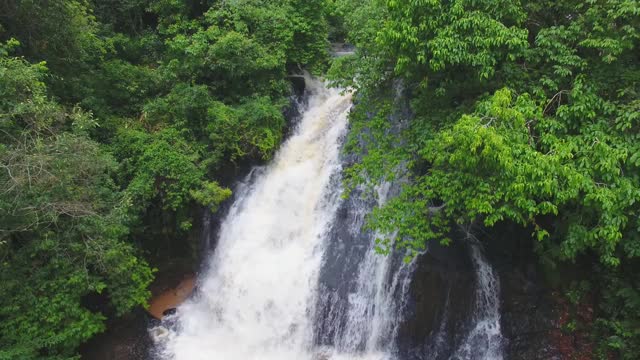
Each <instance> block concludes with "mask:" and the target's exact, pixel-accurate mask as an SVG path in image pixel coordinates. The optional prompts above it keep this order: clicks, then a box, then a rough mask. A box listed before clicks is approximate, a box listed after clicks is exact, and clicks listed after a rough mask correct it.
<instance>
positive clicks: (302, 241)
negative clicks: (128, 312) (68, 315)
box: [161, 79, 351, 360]
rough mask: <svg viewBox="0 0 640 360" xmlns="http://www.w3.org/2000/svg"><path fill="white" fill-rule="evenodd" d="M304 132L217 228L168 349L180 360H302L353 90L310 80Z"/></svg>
mask: <svg viewBox="0 0 640 360" xmlns="http://www.w3.org/2000/svg"><path fill="white" fill-rule="evenodd" d="M307 88H308V90H309V91H310V93H311V94H310V98H309V104H308V109H307V110H306V111H305V113H304V114H303V117H302V119H301V120H300V123H299V124H298V125H297V129H295V130H294V133H293V134H292V136H291V137H290V138H289V139H288V140H287V141H286V142H285V143H284V144H283V146H282V148H281V149H280V151H279V152H278V153H277V154H276V156H275V158H274V160H273V161H272V163H271V164H270V165H269V166H268V167H267V168H266V169H264V170H263V171H264V172H263V173H262V174H261V175H260V176H257V177H256V179H255V182H254V183H253V184H251V185H250V189H247V190H245V191H244V194H242V195H241V196H238V198H237V199H236V201H235V203H234V205H232V208H231V209H230V211H229V213H228V215H227V217H226V219H225V220H224V221H223V223H222V225H221V228H220V235H219V239H218V244H217V247H216V250H215V253H214V255H212V257H211V260H210V262H209V264H208V270H207V271H206V272H205V273H204V274H203V276H201V277H200V280H199V284H198V287H199V289H198V293H197V294H196V295H195V296H194V297H193V299H191V300H190V301H188V302H187V303H185V304H183V305H182V306H181V307H180V308H179V309H178V311H177V315H176V318H175V319H174V321H175V325H174V326H173V330H172V331H171V333H170V334H169V335H168V337H167V339H166V341H165V344H164V345H163V347H162V349H161V352H162V353H163V355H164V357H165V358H169V359H175V360H198V359H203V360H204V359H207V360H209V359H225V360H251V359H274V360H275V359H277V360H285V359H303V358H306V357H308V356H309V355H308V353H309V352H308V350H309V348H310V346H311V339H312V324H311V314H313V312H314V310H313V306H314V301H313V299H315V296H314V292H315V290H316V289H317V287H316V284H317V277H318V270H319V268H320V264H321V261H322V256H323V248H324V247H325V243H326V240H327V234H328V228H329V226H330V225H331V223H332V220H333V217H334V215H335V212H336V209H337V207H338V205H339V203H340V191H339V190H336V189H340V183H339V174H340V168H341V165H340V156H339V155H340V147H341V142H342V138H343V137H344V134H345V132H346V128H347V126H346V125H347V114H348V111H349V109H350V107H351V99H350V95H349V94H342V93H341V92H340V91H338V90H335V89H327V88H326V87H325V86H324V85H323V84H322V83H320V82H319V81H316V80H311V79H308V80H307Z"/></svg>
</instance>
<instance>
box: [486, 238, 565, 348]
mask: <svg viewBox="0 0 640 360" xmlns="http://www.w3.org/2000/svg"><path fill="white" fill-rule="evenodd" d="M530 234H531V231H530V230H528V229H522V228H520V227H518V226H515V225H511V226H509V225H505V226H501V227H498V228H496V229H493V230H492V235H491V237H492V238H493V239H492V240H488V241H486V242H485V243H486V249H487V254H488V257H489V259H490V261H491V262H492V263H493V266H494V267H495V269H496V271H497V272H498V275H499V277H500V281H501V283H502V331H503V333H504V335H505V337H506V338H507V340H508V343H507V347H506V349H505V350H506V354H505V358H506V359H523V360H554V359H558V360H559V359H562V357H561V355H560V352H559V351H558V349H557V348H556V346H555V344H554V341H553V340H554V339H553V337H552V333H553V332H554V331H556V330H558V328H559V325H558V322H557V319H558V309H557V302H556V301H554V298H553V295H552V289H551V288H550V287H549V285H548V284H546V281H545V278H544V276H543V272H542V269H541V268H540V265H539V264H538V261H537V256H536V255H535V253H534V250H533V240H531V238H530Z"/></svg>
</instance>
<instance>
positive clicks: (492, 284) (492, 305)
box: [453, 242, 504, 360]
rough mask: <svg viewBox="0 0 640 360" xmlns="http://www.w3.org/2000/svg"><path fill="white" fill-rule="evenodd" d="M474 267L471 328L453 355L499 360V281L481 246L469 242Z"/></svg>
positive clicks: (500, 359)
mask: <svg viewBox="0 0 640 360" xmlns="http://www.w3.org/2000/svg"><path fill="white" fill-rule="evenodd" d="M469 250H470V253H471V260H472V262H473V266H474V268H475V270H476V282H477V283H476V295H475V304H474V307H475V308H474V311H473V313H474V315H473V319H472V327H471V330H470V331H469V332H468V334H467V335H466V336H465V338H464V340H463V341H462V344H461V345H460V346H459V347H458V350H457V351H456V353H455V354H454V355H453V359H461V360H476V359H477V360H502V352H503V349H502V348H503V342H504V341H503V338H502V332H501V330H500V281H499V280H498V277H497V276H496V274H495V272H494V271H493V268H492V267H491V265H490V264H489V262H488V261H487V259H486V257H485V255H484V253H483V249H482V245H481V244H480V243H479V242H474V243H472V244H470V245H469Z"/></svg>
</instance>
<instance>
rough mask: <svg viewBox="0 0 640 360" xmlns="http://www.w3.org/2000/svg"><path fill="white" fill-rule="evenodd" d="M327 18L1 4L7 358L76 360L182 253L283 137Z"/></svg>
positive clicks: (249, 5) (246, 6) (151, 6)
mask: <svg viewBox="0 0 640 360" xmlns="http://www.w3.org/2000/svg"><path fill="white" fill-rule="evenodd" d="M327 4H328V3H327V1H325V0H314V1H299V0H287V1H275V0H240V1H201V0H188V1H178V0H106V1H97V0H70V1H67V0H64V1H63V0H52V1H33V0H20V1H8V2H3V3H2V5H0V184H1V185H0V282H1V283H2V287H0V320H2V321H0V359H36V358H37V359H44V358H46V359H71V358H77V356H76V350H77V347H78V346H79V345H80V344H81V343H82V342H84V341H86V340H87V339H89V338H90V337H92V336H93V335H95V334H96V333H99V332H101V331H103V330H104V326H105V325H104V323H105V320H106V319H107V317H112V316H119V315H122V314H124V313H126V312H127V311H130V310H131V309H132V308H134V307H136V306H140V305H144V304H145V302H146V300H147V297H148V296H149V293H148V291H147V286H148V284H149V283H150V281H151V280H152V275H153V274H152V270H151V269H150V267H149V265H148V263H147V260H148V261H152V262H153V261H160V263H162V257H167V256H171V257H172V258H175V257H180V256H193V253H194V252H193V251H191V250H193V249H194V248H197V246H195V244H191V243H190V241H189V240H187V239H193V238H196V237H197V236H193V235H194V234H195V231H197V230H198V229H195V228H194V226H193V225H194V224H197V223H196V222H195V221H194V216H200V213H201V211H202V209H203V208H204V207H206V208H208V209H209V210H210V211H213V212H215V211H217V210H218V208H219V206H220V205H221V203H222V202H223V201H225V200H226V199H228V198H229V197H230V196H231V191H230V190H229V189H227V188H226V187H224V186H222V185H220V182H219V181H220V180H221V179H225V180H226V181H228V174H226V172H229V171H230V170H233V168H234V167H235V166H236V164H238V163H241V162H242V163H246V162H249V161H264V160H267V159H269V158H270V157H271V156H272V155H273V153H274V151H275V150H276V148H277V147H278V145H279V144H280V142H281V141H282V137H283V131H284V129H285V119H284V116H283V109H284V108H285V107H286V106H288V105H289V102H290V100H289V96H290V94H291V85H290V83H289V81H288V75H290V74H291V73H292V72H298V71H299V70H300V69H301V68H302V67H306V68H308V69H311V70H313V71H316V72H319V71H322V70H323V69H324V68H325V67H326V65H327V63H328V41H327V36H328V34H327V33H328V31H329V28H328V23H327V20H326V17H327V13H328V12H329V9H327ZM143 254H144V255H145V257H146V259H147V260H144V259H143V258H142V257H141V255H143ZM95 299H99V301H98V300H95ZM96 301H97V302H98V303H99V304H98V305H96V304H92V305H93V306H91V308H89V307H88V305H87V304H88V303H92V302H96Z"/></svg>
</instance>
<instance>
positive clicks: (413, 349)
mask: <svg viewBox="0 0 640 360" xmlns="http://www.w3.org/2000/svg"><path fill="white" fill-rule="evenodd" d="M474 292H475V277H474V269H473V265H472V264H471V261H470V259H469V256H468V252H467V250H466V245H465V244H464V243H462V242H455V243H454V244H452V245H451V246H447V247H445V246H442V245H440V244H438V243H435V242H434V243H432V244H431V245H430V247H429V250H428V251H427V253H426V254H424V255H422V256H421V257H420V258H419V259H418V266H417V268H416V270H415V273H414V274H413V281H412V286H411V291H410V297H411V298H410V299H409V301H408V302H407V305H406V315H405V320H404V322H403V324H402V325H401V327H400V330H399V333H398V345H399V346H398V348H399V349H400V352H401V356H402V358H405V359H425V358H427V357H428V358H429V359H434V360H439V359H448V358H449V357H450V356H451V354H452V353H453V352H454V351H455V347H456V342H458V341H459V339H458V337H459V336H460V334H463V333H466V327H467V324H468V320H469V319H470V318H471V315H472V312H473V299H474Z"/></svg>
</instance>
